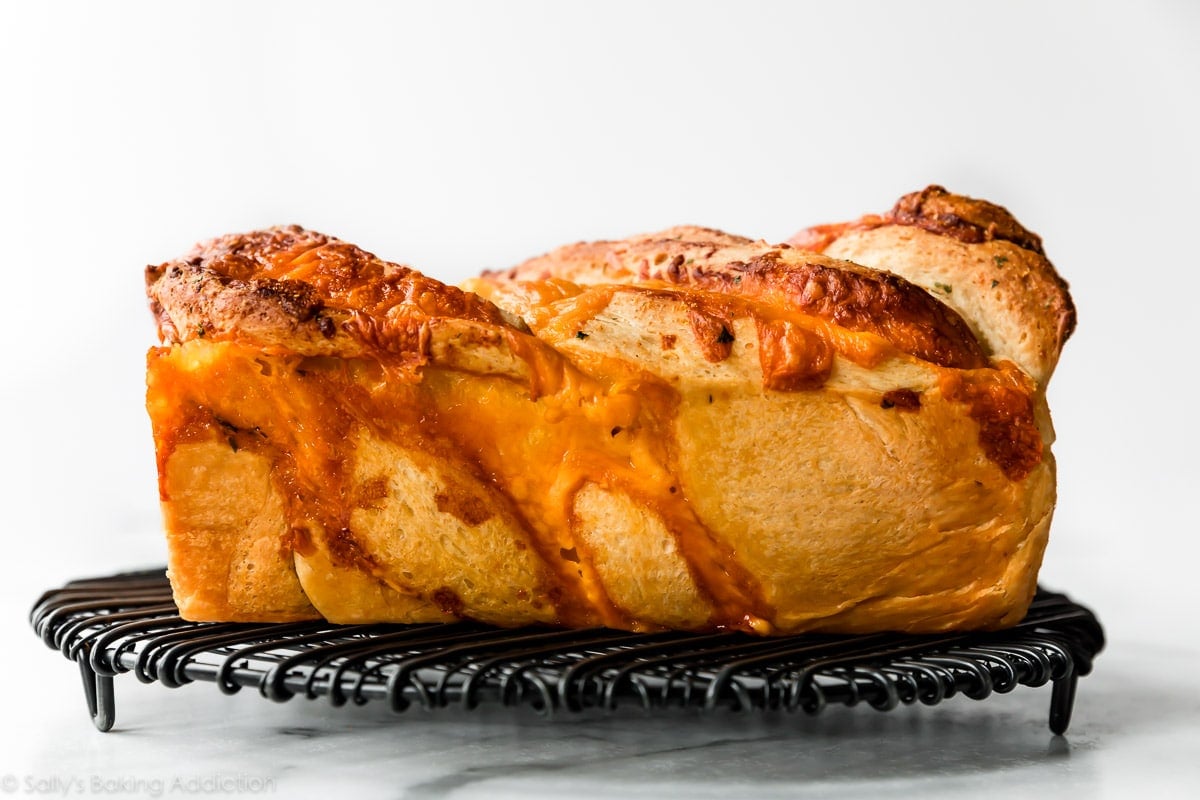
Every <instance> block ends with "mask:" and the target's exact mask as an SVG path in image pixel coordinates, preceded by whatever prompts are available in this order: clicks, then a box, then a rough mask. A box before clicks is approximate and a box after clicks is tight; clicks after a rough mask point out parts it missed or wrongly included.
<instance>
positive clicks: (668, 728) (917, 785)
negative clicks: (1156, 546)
mask: <svg viewBox="0 0 1200 800" xmlns="http://www.w3.org/2000/svg"><path fill="white" fill-rule="evenodd" d="M16 599H17V598H13V597H9V596H6V597H5V601H6V607H8V608H14V607H15V606H17V605H18V604H17V602H16ZM21 622H22V621H21V620H14V618H13V617H12V616H11V615H9V616H6V618H5V619H4V621H3V628H2V629H0V635H3V638H4V641H5V642H6V643H7V646H6V648H5V658H4V662H3V665H2V667H0V669H2V675H0V680H3V685H4V686H6V687H11V688H10V689H9V692H8V696H7V698H6V709H5V714H4V725H5V731H4V738H5V748H4V751H3V755H0V780H5V781H8V783H7V784H4V785H5V786H7V787H15V791H14V792H12V793H13V794H16V795H55V796H102V795H103V796H128V797H153V796H182V795H188V794H191V795H196V794H205V795H209V794H215V795H230V796H255V795H266V794H269V795H278V796H283V797H328V796H331V795H332V796H346V795H344V794H343V792H347V791H350V790H352V791H353V796H355V797H362V798H373V797H400V798H414V799H416V798H433V797H451V798H491V799H492V800H499V799H500V798H525V797H562V796H566V795H570V796H576V797H647V798H654V797H663V796H667V795H673V796H680V797H704V798H708V797H711V798H732V797H756V798H770V797H781V798H782V797H789V798H790V797H879V796H881V795H884V794H886V793H894V794H896V796H915V795H917V794H920V795H922V796H927V797H960V796H971V797H1026V796H1028V795H1029V794H1030V793H1031V792H1037V793H1043V792H1045V793H1048V794H1052V795H1053V796H1059V797H1087V798H1091V797H1113V798H1124V797H1130V796H1135V795H1137V794H1139V793H1140V795H1141V796H1145V797H1188V796H1194V794H1195V790H1196V789H1197V788H1198V787H1200V763H1198V761H1197V758H1196V754H1197V753H1200V692H1198V691H1197V685H1196V674H1197V667H1198V666H1200V647H1198V646H1197V645H1196V643H1195V641H1194V640H1192V641H1188V640H1186V639H1184V640H1183V641H1180V642H1177V643H1167V642H1166V637H1163V636H1152V637H1148V638H1145V637H1141V636H1139V635H1138V633H1137V632H1136V631H1129V630H1125V631H1120V634H1121V635H1119V636H1118V637H1116V638H1115V639H1113V640H1111V641H1110V645H1109V647H1108V649H1107V650H1106V651H1104V652H1103V653H1102V654H1101V655H1100V657H1099V658H1098V659H1097V661H1096V669H1095V671H1094V672H1093V674H1092V675H1090V676H1088V677H1086V678H1083V679H1082V680H1081V681H1080V684H1079V694H1078V697H1077V699H1076V707H1075V715H1074V719H1073V721H1072V725H1071V728H1070V730H1069V731H1068V733H1067V735H1066V736H1065V737H1058V736H1054V735H1052V734H1051V733H1050V731H1049V729H1048V728H1047V726H1046V715H1047V709H1048V706H1049V697H1050V688H1049V687H1048V686H1046V687H1040V688H1027V687H1019V688H1018V689H1016V690H1014V691H1013V692H1012V693H1011V694H1007V695H993V696H992V697H990V698H988V699H986V700H984V701H972V700H969V699H966V698H963V697H956V698H953V699H951V700H949V701H946V702H944V703H942V704H940V705H938V706H934V707H924V706H920V705H918V706H914V707H901V708H899V709H896V710H894V711H891V712H887V713H880V712H876V711H874V710H872V709H870V708H869V707H865V706H863V707H856V708H849V709H848V708H843V707H831V708H829V709H827V710H826V711H825V712H823V713H822V714H820V715H818V716H815V717H808V716H806V715H802V714H801V715H789V714H765V715H763V714H739V713H733V712H724V713H719V714H715V715H711V716H709V715H702V714H695V713H686V712H678V713H671V714H667V715H663V716H647V715H645V714H642V713H641V712H637V711H632V710H630V711H622V712H618V713H616V714H612V715H609V714H601V713H595V714H585V715H571V714H561V715H559V716H557V717H554V718H551V719H545V718H542V717H540V716H538V715H536V714H534V713H532V712H530V711H528V710H516V711H512V710H506V709H499V708H483V709H479V710H476V711H471V712H466V711H462V710H459V709H443V710H439V711H436V712H424V711H420V710H409V711H407V712H405V713H403V714H399V715H395V714H392V713H391V712H390V711H387V710H386V709H384V708H383V706H382V705H381V704H374V705H368V706H365V707H355V706H353V705H350V706H345V707H341V708H333V707H331V706H329V705H328V704H327V703H326V702H325V701H323V700H317V701H311V702H310V701H306V700H303V699H293V700H291V701H289V702H287V703H282V704H278V703H273V702H271V701H269V700H266V699H264V698H262V697H261V696H259V695H258V694H257V692H254V691H253V690H243V691H242V692H241V693H239V694H237V695H234V696H226V695H223V694H221V693H220V692H219V691H218V690H217V688H216V687H215V685H213V684H210V683H196V684H191V685H188V686H185V687H182V688H180V689H166V688H164V687H162V686H161V685H157V684H152V685H143V684H141V683H139V682H138V681H137V680H136V678H134V677H133V676H132V675H122V676H118V677H117V679H116V705H117V724H116V727H115V728H114V730H113V731H111V732H109V733H107V734H102V733H100V732H98V731H96V730H95V729H94V728H93V727H92V725H91V722H90V720H89V719H88V717H87V714H86V711H85V706H84V699H83V693H82V690H81V687H80V680H79V675H78V671H77V670H76V668H75V666H74V664H73V663H71V662H69V661H67V660H66V659H64V658H63V657H62V656H61V655H60V654H58V653H57V652H55V651H51V650H49V649H47V648H45V647H44V646H43V645H42V644H41V642H40V641H39V640H38V639H36V638H35V637H34V636H33V634H32V630H31V629H28V627H27V626H26V627H24V628H23V627H22V624H21ZM1149 627H1151V628H1152V627H1153V626H1149ZM1109 633H1110V638H1111V636H1112V633H1113V631H1111V630H1110V631H1109Z"/></svg>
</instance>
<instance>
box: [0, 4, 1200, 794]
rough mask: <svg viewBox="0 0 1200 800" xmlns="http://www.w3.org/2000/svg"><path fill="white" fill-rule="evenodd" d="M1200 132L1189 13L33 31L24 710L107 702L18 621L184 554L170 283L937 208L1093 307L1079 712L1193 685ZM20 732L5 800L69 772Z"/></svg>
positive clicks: (454, 273) (593, 13)
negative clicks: (46, 776) (1090, 622)
mask: <svg viewBox="0 0 1200 800" xmlns="http://www.w3.org/2000/svg"><path fill="white" fill-rule="evenodd" d="M1198 122H1200V3H1189V2H1182V1H1181V2H1165V1H1160V2H1138V3H1135V2H1129V3H1114V2H1087V3H1083V2H1059V3H1047V2H1010V3H962V2H926V3H916V2H907V3H884V2H858V3H835V2H833V1H832V0H827V1H826V2H804V3H800V2H798V3H737V4H734V3H730V4H718V3H711V2H693V3H676V2H670V3H667V2H662V3H650V2H632V3H627V2H613V1H611V0H610V1H609V2H605V3H571V2H563V3H532V2H510V3H482V2H478V3H463V2H442V3H421V4H415V3H414V4H382V3H325V4H322V3H311V2H309V3H301V2H296V3H227V2H205V3H62V2H43V3H34V2H29V3H13V2H6V3H4V4H3V5H0V288H2V291H3V292H4V302H3V313H2V314H0V336H3V341H5V342H6V344H7V346H6V348H5V354H4V360H3V366H2V367H0V375H2V376H3V377H2V381H3V382H2V383H0V420H2V421H3V438H2V440H0V441H2V444H3V454H4V457H3V461H2V463H3V479H2V480H0V492H2V497H0V500H2V503H0V530H2V531H3V534H2V535H3V553H4V559H5V564H6V567H7V568H6V569H5V580H4V583H3V586H2V587H0V602H2V603H3V605H0V618H2V619H3V626H2V627H0V633H3V634H4V636H5V637H7V639H6V641H5V642H4V643H3V648H4V650H3V653H4V656H3V657H0V692H7V691H9V689H10V686H11V685H12V684H13V681H15V680H16V675H17V672H18V671H19V670H24V673H23V674H25V675H26V676H31V675H34V674H37V673H38V672H40V671H42V670H43V669H44V670H45V673H46V679H45V680H46V683H47V684H48V685H46V686H41V685H40V684H39V685H37V686H38V690H39V691H47V692H50V693H51V694H57V695H67V696H68V700H69V702H70V703H71V704H74V703H76V702H81V700H80V698H79V697H77V696H76V693H77V691H78V687H77V685H76V683H77V682H76V680H75V679H74V678H73V677H72V675H71V672H70V669H69V667H68V666H64V664H60V663H59V662H62V661H63V659H61V658H60V657H59V656H57V655H55V654H53V653H51V652H49V651H47V650H45V649H44V648H42V647H41V645H40V644H38V643H37V641H36V640H35V639H34V637H33V636H32V634H31V633H30V631H29V629H28V626H27V624H26V623H25V621H24V617H23V615H24V614H25V613H26V612H27V610H28V608H29V606H30V605H31V604H32V602H33V601H34V600H35V599H36V597H37V595H38V593H39V592H40V591H41V590H42V589H44V588H49V587H52V586H56V585H58V584H60V583H61V582H62V581H64V580H66V579H68V578H71V577H76V576H80V575H87V574H99V573H107V572H111V571H115V570H120V569H124V568H129V567H135V566H145V565H151V564H156V563H161V562H162V561H163V560H164V557H165V556H164V548H163V545H162V542H161V535H160V533H159V529H158V516H157V515H158V511H157V505H156V504H157V494H156V484H155V475H154V455H153V448H152V445H151V440H150V432H149V425H148V422H147V419H146V416H145V413H144V410H143V407H142V394H143V369H144V361H143V359H144V353H145V350H146V348H147V347H148V346H150V345H151V344H152V343H153V341H154V331H153V326H152V322H151V318H150V315H149V313H148V311H147V309H146V304H145V301H144V297H143V285H142V269H143V267H144V266H145V265H146V264H149V263H158V262H162V261H165V260H167V259H169V258H172V257H175V256H177V255H179V254H181V253H183V252H184V251H186V250H187V249H188V248H189V247H190V245H191V244H192V243H193V242H195V241H197V240H199V239H204V238H208V237H211V236H215V235H218V234H222V233H227V232H233V231H239V230H248V229H252V228H256V227H260V226H265V225H272V224H282V223H293V222H294V223H299V224H303V225H305V226H308V227H312V228H315V229H318V230H322V231H324V232H326V233H330V234H333V235H336V236H339V237H341V238H344V239H348V240H350V241H353V242H356V243H358V244H360V245H362V246H364V247H366V248H367V249H369V250H372V251H374V252H376V253H378V254H379V255H381V256H383V257H385V258H388V259H391V260H396V261H401V262H405V263H409V264H411V265H413V266H416V267H418V268H419V269H421V270H423V271H424V272H426V273H427V274H430V275H433V276H435V277H438V278H440V279H442V280H445V281H447V282H455V281H458V280H461V279H462V278H465V277H467V276H469V275H471V274H473V273H475V272H477V271H478V270H480V269H482V268H487V267H501V266H507V265H510V264H513V263H515V262H517V261H519V260H521V259H523V258H525V257H527V256H530V255H534V254H537V253H539V252H542V251H544V250H547V249H549V248H551V247H553V246H556V245H558V244H562V243H566V242H570V241H575V240H579V239H585V238H596V237H620V236H625V235H628V234H632V233H636V232H642V231H648V230H654V229H658V228H662V227H666V226H669V225H673V224H681V223H695V224H701V225H708V226H713V227H718V228H724V229H726V230H729V231H731V232H735V233H739V234H743V235H748V236H754V237H762V238H766V239H773V240H780V239H783V238H786V237H787V236H789V235H790V234H791V233H793V232H794V231H795V230H797V229H799V228H801V227H803V226H806V225H809V224H813V223H819V222H830V221H838V220H842V219H847V218H852V217H856V216H858V215H860V214H862V213H866V212H878V211H883V210H885V209H886V208H888V207H890V206H891V204H892V203H893V202H894V200H895V199H896V198H897V197H899V196H900V195H901V194H903V193H905V192H908V191H912V190H915V189H919V188H921V187H923V186H925V185H927V184H929V183H940V184H943V185H945V186H946V187H948V188H949V189H951V190H952V191H955V192H959V193H964V194H970V195H975V196H979V197H984V198H987V199H990V200H993V201H996V202H999V203H1001V204H1003V205H1005V206H1007V207H1008V208H1009V209H1010V210H1011V211H1013V212H1014V214H1016V216H1017V217H1018V218H1019V219H1020V220H1021V221H1022V222H1023V223H1025V225H1026V226H1027V227H1029V228H1031V229H1032V230H1034V231H1036V232H1038V233H1040V234H1041V235H1042V236H1043V238H1044V240H1045V244H1046V247H1047V251H1048V253H1049V255H1050V257H1051V259H1052V260H1053V261H1054V263H1055V264H1056V266H1057V268H1058V269H1059V271H1060V272H1061V273H1062V275H1063V276H1064V277H1065V278H1066V279H1067V280H1068V281H1069V282H1070V284H1071V290H1072V294H1073V296H1074V298H1075V300H1076V303H1077V306H1078V308H1079V327H1078V331H1077V333H1076V334H1075V336H1074V337H1073V338H1072V339H1071V340H1070V341H1069V342H1068V344H1067V347H1066V351H1065V353H1064V355H1063V358H1062V361H1061V364H1060V368H1059V371H1058V373H1057V374H1056V376H1055V378H1054V381H1053V383H1052V385H1051V389H1050V402H1051V409H1052V412H1053V415H1054V419H1055V423H1056V427H1057V431H1058V442H1057V444H1056V445H1055V452H1056V454H1057V457H1058V461H1059V476H1060V502H1059V505H1058V509H1057V512H1056V518H1055V521H1054V526H1053V528H1052V538H1051V544H1050V547H1049V551H1048V553H1047V556H1046V561H1045V566H1044V569H1043V572H1042V580H1043V583H1045V584H1047V585H1049V586H1051V587H1053V588H1059V589H1063V590H1066V591H1068V592H1070V593H1071V594H1072V595H1073V596H1075V597H1076V598H1077V599H1079V600H1080V601H1082V602H1084V603H1086V604H1089V605H1091V606H1093V607H1094V608H1095V609H1096V610H1097V611H1098V612H1099V614H1100V616H1101V617H1102V619H1103V620H1104V621H1105V623H1106V626H1107V629H1108V633H1109V636H1110V640H1111V644H1110V651H1109V653H1108V654H1106V655H1102V656H1101V658H1100V660H1099V662H1098V673H1097V676H1096V677H1095V678H1090V679H1087V680H1085V681H1084V682H1083V684H1082V686H1081V695H1080V706H1081V708H1080V712H1079V713H1081V714H1083V713H1085V708H1084V707H1085V706H1086V705H1087V702H1088V696H1087V689H1088V686H1089V681H1096V682H1097V683H1096V685H1098V686H1099V685H1103V684H1101V683H1100V681H1102V677H1101V676H1102V674H1103V673H1104V670H1105V664H1106V662H1105V659H1106V657H1107V658H1108V659H1109V660H1110V663H1111V664H1112V665H1113V669H1114V670H1116V669H1118V668H1119V667H1121V666H1122V665H1124V667H1125V668H1126V669H1127V670H1128V672H1127V673H1125V674H1121V680H1128V681H1136V680H1138V677H1137V674H1136V670H1137V668H1138V665H1139V663H1140V662H1139V659H1142V658H1145V659H1148V660H1157V661H1158V662H1159V663H1160V665H1161V662H1162V660H1163V659H1164V658H1168V657H1170V658H1178V659H1189V660H1190V661H1191V664H1190V665H1188V666H1186V667H1185V665H1184V664H1183V663H1180V664H1179V668H1180V669H1194V668H1195V657H1196V655H1197V654H1198V653H1200V651H1198V650H1197V649H1194V645H1193V646H1192V648H1193V649H1190V650H1180V651H1176V650H1171V649H1170V648H1171V647H1174V645H1172V644H1171V642H1172V640H1174V639H1179V638H1180V637H1194V635H1195V634H1196V633H1197V625H1196V622H1195V611H1196V608H1197V607H1198V606H1200V590H1198V589H1197V587H1196V583H1197V581H1196V578H1195V576H1196V573H1197V567H1196V559H1197V556H1198V555H1200V547H1198V546H1197V544H1196V540H1197V536H1198V535H1200V525H1198V524H1197V522H1196V519H1195V516H1194V513H1193V509H1194V505H1195V504H1194V498H1195V496H1196V495H1197V493H1198V492H1200V468H1198V466H1197V463H1198V462H1197V458H1196V455H1195V453H1196V449H1197V447H1198V446H1200V422H1198V420H1200V413H1198V412H1197V408H1196V406H1197V402H1198V401H1200V395H1198V394H1197V389H1196V381H1195V378H1194V374H1195V371H1196V367H1195V362H1196V345H1195V343H1194V339H1195V336H1194V335H1193V330H1194V328H1195V325H1196V319H1197V316H1198V314H1197V311H1196V310H1195V308H1194V298H1195V296H1196V295H1195V292H1196V291H1197V290H1196V286H1197V283H1196V280H1195V277H1194V276H1195V273H1196V271H1197V269H1198V268H1200V265H1198V264H1197V263H1196V252H1197V250H1196V247H1195V246H1194V244H1193V241H1194V239H1195V237H1196V235H1197V232H1198V230H1200V200H1198V196H1200V195H1198V187H1200V154H1198V145H1197V142H1198V141H1200V131H1198V130H1197V123H1198ZM9 653H13V654H14V656H12V657H10V656H9V655H8V654H9ZM14 660H23V661H25V662H27V663H26V664H25V665H20V664H17V663H14ZM1112 674H1113V673H1110V675H1112ZM1155 674H1164V675H1165V674H1166V672H1165V671H1163V670H1161V669H1160V672H1159V673H1155ZM1173 674H1174V673H1173ZM28 680H29V678H28V677H26V679H25V682H26V683H28ZM1153 680H1155V678H1152V679H1151V683H1153ZM1119 683H1120V681H1115V680H1114V681H1113V685H1114V686H1115V685H1117V684H1119ZM1181 686H1190V684H1181ZM209 688H210V689H211V687H209ZM120 689H121V686H120V685H119V686H118V691H120ZM210 695H211V697H214V698H215V697H216V692H215V691H213V692H211V693H210ZM210 695H206V697H209V696H210ZM1194 697H1195V691H1194V687H1193V689H1192V695H1191V697H1190V698H1189V697H1188V696H1186V695H1185V696H1182V697H1178V698H1176V699H1169V698H1168V697H1167V695H1166V693H1165V692H1164V693H1163V694H1162V695H1161V696H1160V700H1159V701H1160V702H1161V704H1162V708H1164V709H1166V708H1176V709H1186V713H1187V714H1190V715H1193V716H1194V715H1195V713H1196V712H1197V709H1198V705H1197V701H1196V700H1195V699H1194ZM119 699H120V698H119V697H118V700H119ZM22 702H24V705H19V706H18V710H17V712H16V713H17V714H18V717H19V718H20V716H21V714H24V715H25V717H24V718H23V719H24V723H23V724H24V726H25V727H24V729H26V730H27V729H28V728H29V727H31V726H32V727H34V728H37V727H38V726H39V725H43V723H40V722H38V718H37V716H36V715H35V714H34V709H36V708H38V707H39V706H38V703H39V702H43V701H36V702H35V701H34V700H30V699H27V700H25V701H22ZM47 702H48V701H47ZM56 702H57V701H56ZM1106 702H1108V701H1106ZM1112 702H1114V703H1117V704H1118V705H1120V703H1121V702H1123V701H1121V700H1119V699H1114V700H1112ZM64 703H66V701H64ZM72 710H73V711H74V706H73V705H72ZM38 713H41V712H38ZM1114 713H1115V712H1114ZM1168 716H1169V715H1168ZM64 719H66V720H69V722H63V723H61V724H62V725H76V724H77V725H78V726H79V727H81V728H82V727H86V721H85V720H84V719H83V718H82V715H81V714H80V715H78V716H77V717H76V716H71V715H68V716H66V717H64ZM45 724H49V723H45ZM315 724H317V725H318V726H319V725H320V724H321V722H320V720H319V718H318V721H317V722H316V723H315ZM1077 725H1078V723H1077ZM1112 727H1113V728H1114V729H1116V730H1118V731H1119V729H1120V724H1119V722H1113V723H1112ZM1185 727H1186V726H1185ZM43 729H44V728H43ZM12 730H13V725H11V724H10V725H9V727H8V731H9V733H8V734H5V735H10V734H11V732H12ZM1168 730H1169V729H1168ZM1186 730H1187V731H1189V732H1190V733H1189V734H1188V735H1190V736H1191V737H1192V738H1191V739H1186V738H1184V739H1179V738H1178V737H1176V738H1175V739H1174V741H1175V742H1176V743H1177V744H1176V746H1177V747H1182V745H1180V744H1178V743H1179V742H1181V741H1190V742H1193V743H1194V742H1196V741H1197V735H1196V732H1195V728H1194V727H1186ZM58 733H63V732H61V731H55V734H56V735H57V734H58ZM72 733H78V732H77V731H72ZM83 733H84V734H86V733H87V732H86V731H83ZM1093 733H1094V731H1093ZM947 735H948V736H951V737H952V736H953V733H950V734H947ZM1084 735H1086V732H1084ZM49 738H50V737H43V739H44V740H49ZM20 739H21V741H20V742H15V743H14V744H13V747H12V749H10V750H9V755H8V756H7V757H8V758H11V759H15V760H14V761H13V762H12V766H8V767H6V763H5V760H4V757H0V770H5V769H8V770H9V771H16V772H18V773H19V772H21V770H22V769H24V768H25V765H27V764H31V763H44V761H39V760H38V759H44V758H45V757H46V752H45V747H44V746H43V744H29V743H28V740H27V739H26V738H25V737H24V736H22V737H20ZM43 739H39V740H38V741H39V742H41V741H43ZM1097 742H1098V743H1097V745H1096V748H1095V749H1096V751H1097V753H1096V754H1094V755H1093V757H1094V758H1097V759H1105V758H1109V759H1118V758H1124V759H1125V760H1124V761H1120V762H1117V761H1110V762H1097V763H1110V764H1113V763H1121V764H1126V763H1127V764H1129V765H1133V764H1135V763H1137V759H1135V758H1134V755H1133V754H1134V753H1135V752H1140V751H1138V750H1137V749H1136V748H1134V749H1132V750H1131V749H1130V747H1131V746H1130V745H1129V744H1128V743H1127V742H1123V740H1121V738H1120V737H1119V736H1116V735H1115V734H1114V735H1113V736H1111V737H1110V738H1108V739H1104V738H1103V737H1101V739H1099V740H1097ZM1167 747H1168V752H1170V746H1169V745H1168V746H1167ZM1122 748H1124V749H1122ZM113 752H114V755H113V756H112V757H113V758H118V759H119V757H120V753H121V752H122V751H121V750H119V749H118V750H115V751H113ZM1156 752H1158V751H1156ZM1106 753H1107V754H1106ZM1121 754H1124V755H1121ZM1160 755H1161V753H1160ZM1184 763H1185V762H1184V761H1183V760H1181V761H1180V764H1184ZM1187 763H1188V766H1179V769H1188V768H1189V767H1190V769H1191V770H1193V772H1192V773H1191V774H1192V775H1193V776H1194V775H1195V772H1194V770H1195V765H1194V764H1190V762H1187ZM1060 777H1061V776H1060ZM1064 780H1065V779H1064ZM926 788H928V787H926ZM992 789H993V790H994V789H995V786H994V785H992Z"/></svg>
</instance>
